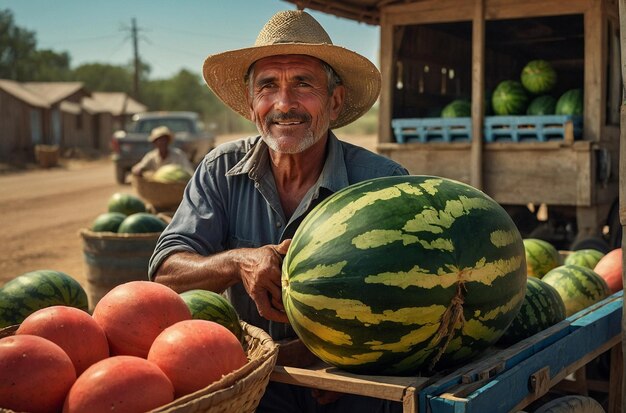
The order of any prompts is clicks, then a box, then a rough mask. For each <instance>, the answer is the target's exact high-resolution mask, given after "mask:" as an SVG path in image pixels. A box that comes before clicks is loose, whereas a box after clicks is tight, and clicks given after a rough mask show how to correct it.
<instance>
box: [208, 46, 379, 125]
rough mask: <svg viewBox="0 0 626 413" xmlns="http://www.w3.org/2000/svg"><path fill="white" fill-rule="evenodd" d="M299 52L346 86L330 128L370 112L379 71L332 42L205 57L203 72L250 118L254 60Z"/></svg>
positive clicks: (215, 90)
mask: <svg viewBox="0 0 626 413" xmlns="http://www.w3.org/2000/svg"><path fill="white" fill-rule="evenodd" d="M287 54H298V55H307V56H312V57H316V58H318V59H320V60H322V61H324V62H326V63H328V64H329V65H330V66H331V67H332V68H333V69H334V70H335V72H337V74H338V75H339V77H340V78H341V81H342V83H343V85H344V86H345V90H346V92H345V99H344V102H343V109H342V111H341V112H340V113H339V116H338V117H337V119H335V120H334V121H331V124H330V127H331V128H339V127H341V126H345V125H347V124H349V123H351V122H353V121H354V120H356V119H357V118H359V117H360V116H362V115H363V114H364V113H365V112H367V111H368V110H369V109H370V108H371V107H372V105H373V104H374V102H376V99H377V98H378V94H379V93H380V84H381V80H380V72H379V71H378V69H377V68H376V66H374V64H373V63H372V62H370V61H369V60H368V59H366V58H365V57H363V56H361V55H360V54H358V53H355V52H353V51H351V50H348V49H346V48H344V47H341V46H335V45H332V44H326V43H324V44H309V43H279V44H272V45H266V46H254V47H249V48H245V49H238V50H232V51H228V52H223V53H218V54H214V55H211V56H209V57H207V58H206V60H205V61H204V65H203V68H202V74H203V76H204V81H205V82H206V84H207V86H208V87H209V88H210V89H211V90H212V91H213V93H215V94H216V95H217V96H218V97H219V98H220V99H221V100H222V101H223V102H224V103H225V104H226V105H228V106H230V107H231V108H232V109H233V110H234V111H236V112H237V113H239V114H240V115H241V116H243V117H245V118H246V119H249V120H250V108H249V106H248V103H247V99H246V95H247V93H248V91H247V88H246V84H245V82H244V78H245V75H246V74H247V72H248V68H249V67H250V66H251V65H252V63H254V62H256V61H257V60H259V59H263V58H264V57H269V56H276V55H287Z"/></svg>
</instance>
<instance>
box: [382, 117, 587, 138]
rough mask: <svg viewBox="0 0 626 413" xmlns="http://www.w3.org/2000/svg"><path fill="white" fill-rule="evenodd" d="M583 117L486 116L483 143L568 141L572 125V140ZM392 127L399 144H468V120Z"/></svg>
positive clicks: (393, 123)
mask: <svg viewBox="0 0 626 413" xmlns="http://www.w3.org/2000/svg"><path fill="white" fill-rule="evenodd" d="M582 123H583V122H582V116H568V115H546V116H486V117H485V121H484V128H483V139H484V140H485V142H528V141H531V142H548V141H554V140H564V139H566V138H567V133H568V131H567V129H568V125H569V124H571V130H572V138H573V139H580V138H581V137H582ZM391 126H392V128H393V131H394V135H395V137H396V141H397V142H398V143H410V142H419V143H430V142H470V141H471V140H472V119H471V118H412V119H393V120H392V121H391Z"/></svg>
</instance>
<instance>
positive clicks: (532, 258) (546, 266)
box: [524, 238, 561, 278]
mask: <svg viewBox="0 0 626 413" xmlns="http://www.w3.org/2000/svg"><path fill="white" fill-rule="evenodd" d="M524 250H525V251H526V267H527V270H528V276H529V277H536V278H541V277H543V276H544V275H545V274H546V273H547V272H548V271H550V270H551V269H553V268H555V267H557V266H558V265H559V264H560V263H561V257H560V256H559V251H557V249H556V248H555V247H554V245H552V244H550V243H549V242H547V241H544V240H541V239H537V238H526V239H525V240H524Z"/></svg>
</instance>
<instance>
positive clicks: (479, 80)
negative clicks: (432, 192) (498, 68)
mask: <svg viewBox="0 0 626 413" xmlns="http://www.w3.org/2000/svg"><path fill="white" fill-rule="evenodd" d="M474 1H475V3H474V19H473V22H472V148H471V160H470V179H471V185H472V186H473V187H475V188H478V189H483V118H484V113H485V65H484V63H485V0H474Z"/></svg>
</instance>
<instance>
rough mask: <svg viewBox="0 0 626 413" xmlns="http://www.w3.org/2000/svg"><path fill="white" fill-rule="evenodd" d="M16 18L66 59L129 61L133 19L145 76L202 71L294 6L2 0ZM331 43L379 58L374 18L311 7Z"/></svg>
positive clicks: (207, 0)
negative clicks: (350, 17)
mask: <svg viewBox="0 0 626 413" xmlns="http://www.w3.org/2000/svg"><path fill="white" fill-rule="evenodd" d="M0 9H9V10H11V11H12V12H13V18H14V22H15V24H16V25H17V26H19V27H21V28H25V29H28V30H30V31H33V32H35V33H36V36H37V48H38V49H52V50H54V51H55V52H64V51H66V52H68V53H69V54H70V56H71V59H72V60H71V66H72V67H76V66H79V65H81V64H83V63H95V62H98V63H110V64H116V65H120V64H127V63H129V62H130V61H131V59H132V56H133V49H132V40H131V36H130V27H131V19H132V18H135V19H136V22H137V27H138V28H139V30H140V31H139V55H140V58H141V59H142V60H143V61H145V62H146V63H148V64H149V65H150V67H151V69H152V71H151V74H150V78H151V79H158V78H167V77H170V76H172V75H174V74H176V73H178V71H180V70H181V69H183V68H185V69H188V70H190V71H191V72H194V73H198V74H200V72H201V67H202V62H203V61H204V59H205V58H206V56H208V55H209V54H213V53H218V52H221V51H225V50H230V49H238V48H242V47H248V46H251V45H252V44H253V43H254V40H255V39H256V36H257V34H258V33H259V31H260V30H261V28H262V27H263V25H264V24H265V23H266V22H267V20H268V19H269V18H270V17H271V16H272V15H273V14H274V13H276V12H277V11H280V10H287V9H295V5H294V4H292V3H289V2H286V1H282V0H104V1H102V0H0ZM308 11H309V12H310V13H311V14H312V15H313V16H314V17H315V18H316V19H317V20H318V21H319V22H320V23H321V24H322V26H323V27H324V28H325V29H326V31H327V32H328V33H329V35H330V37H331V39H332V40H333V43H335V44H338V45H341V46H344V47H347V48H349V49H352V50H354V51H356V52H357V53H360V54H362V55H364V56H366V57H367V58H369V59H370V60H371V61H372V62H374V63H375V64H376V65H377V66H379V65H378V53H379V46H378V45H379V30H378V27H376V26H370V25H366V24H364V23H357V22H354V21H352V20H348V19H343V18H338V17H335V16H332V15H328V14H324V13H319V12H315V11H311V10H308Z"/></svg>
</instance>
